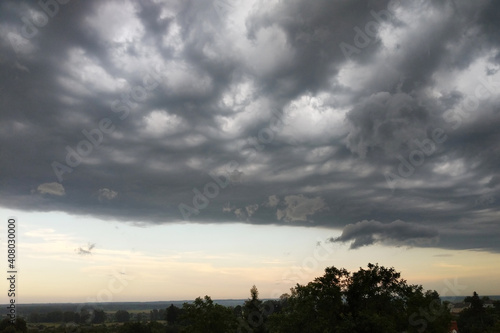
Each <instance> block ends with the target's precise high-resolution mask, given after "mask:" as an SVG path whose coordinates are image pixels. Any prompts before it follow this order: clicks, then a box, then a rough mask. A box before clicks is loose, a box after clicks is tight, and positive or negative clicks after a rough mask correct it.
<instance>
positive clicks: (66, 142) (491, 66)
mask: <svg viewBox="0 0 500 333" xmlns="http://www.w3.org/2000/svg"><path fill="white" fill-rule="evenodd" d="M40 3H42V4H43V3H44V2H40ZM51 3H52V4H53V6H52V7H50V8H45V9H44V8H42V6H40V4H39V3H38V2H31V1H2V2H1V4H0V55H1V56H0V113H1V118H0V119H1V120H0V203H1V205H2V206H5V207H10V208H17V209H22V210H30V211H65V212H69V213H72V214H84V215H89V214H90V215H93V216H96V217H99V218H104V219H106V218H109V217H113V218H115V219H120V220H123V221H124V222H132V223H136V224H137V223H138V224H141V225H147V224H148V223H171V222H179V221H182V220H190V221H193V222H199V223H203V222H210V223H214V222H218V223H231V222H245V223H255V224H275V225H305V226H309V227H314V226H318V227H328V228H331V229H336V230H343V234H342V236H341V237H340V238H341V239H342V241H344V240H345V241H352V242H353V247H359V246H362V245H368V244H373V243H382V244H386V245H387V244H392V245H413V246H428V242H427V241H428V240H432V241H433V243H432V245H433V246H437V247H443V248H456V249H458V248H460V249H463V248H469V249H472V248H473V249H485V250H489V251H496V252H498V251H499V250H500V247H499V245H498V242H497V241H496V239H498V236H499V235H500V228H499V226H498V223H496V221H497V215H498V209H499V201H498V200H497V198H498V197H499V194H500V193H499V191H500V188H499V186H498V184H499V183H500V181H499V179H500V178H499V177H500V174H499V172H498V170H500V159H499V156H500V155H499V153H500V152H499V146H498V144H497V142H499V139H500V137H499V135H500V134H499V132H498V126H499V125H500V116H499V115H500V112H499V109H500V99H499V98H498V96H499V94H498V92H499V91H500V62H499V59H500V53H499V51H498V50H499V46H500V45H499V43H500V42H499V39H498V38H497V35H498V31H499V28H500V23H499V22H500V21H499V20H498V19H497V18H498V17H497V16H498V14H497V13H498V12H499V11H498V10H497V7H498V4H497V3H496V2H494V1H477V2H470V1H466V0H443V1H411V2H409V1H385V0H371V1H361V0H356V1H313V2H310V1H309V2H307V1H303V0H292V1H287V2H279V1H271V2H265V3H264V2H261V1H260V0H255V1H248V2H247V1H238V0H228V1H224V2H223V4H221V2H220V1H177V0H172V1H149V0H143V1H138V2H136V1H106V2H101V1H78V0H72V1H69V2H68V3H66V4H59V3H58V2H51ZM54 4H55V5H54ZM44 12H47V13H48V14H43V13H44ZM358 221H363V222H358ZM368 221H373V222H368ZM376 221H395V222H391V223H382V222H376ZM398 221H399V222H398ZM401 221H405V222H401ZM438 234H439V235H440V237H439V239H437V238H436V235H438ZM342 237H344V238H342ZM421 240H425V241H424V242H421ZM339 241H340V240H339ZM82 250H83V251H90V250H85V249H82Z"/></svg>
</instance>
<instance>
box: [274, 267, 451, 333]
mask: <svg viewBox="0 0 500 333" xmlns="http://www.w3.org/2000/svg"><path fill="white" fill-rule="evenodd" d="M450 318H451V317H450V314H449V311H448V309H447V308H446V306H445V305H444V304H442V303H441V301H440V300H439V295H438V294H437V292H435V291H434V292H431V291H427V292H424V291H423V289H422V287H421V286H415V285H408V284H407V283H406V281H405V280H404V279H401V276H400V273H398V272H396V271H395V270H394V269H393V268H385V267H383V266H378V265H373V264H368V269H362V268H360V270H359V271H358V272H355V273H353V274H351V273H349V272H348V271H347V270H345V269H337V268H336V267H329V268H326V269H325V274H324V275H323V276H322V277H318V278H316V279H314V281H312V282H310V283H308V284H307V285H300V284H297V285H296V286H295V287H294V288H292V289H291V296H290V297H289V298H288V299H287V300H286V305H285V306H284V307H283V310H282V311H281V312H280V313H276V314H273V315H272V316H270V320H269V322H270V326H269V327H270V332H275V333H280V332H283V333H284V332H287V333H288V332H290V333H295V332H296V333H299V332H311V333H315V332H318V333H325V332H357V333H362V332H370V333H376V332H384V333H391V332H403V331H406V332H418V331H423V330H425V331H426V332H445V331H446V330H447V328H448V327H449V323H450Z"/></svg>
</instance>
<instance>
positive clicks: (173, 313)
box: [165, 304, 180, 325]
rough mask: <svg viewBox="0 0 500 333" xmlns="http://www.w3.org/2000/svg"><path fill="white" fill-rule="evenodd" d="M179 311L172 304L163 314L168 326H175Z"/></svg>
mask: <svg viewBox="0 0 500 333" xmlns="http://www.w3.org/2000/svg"><path fill="white" fill-rule="evenodd" d="M179 312H180V309H179V308H178V307H176V306H174V305H173V304H170V306H169V307H168V308H167V310H166V313H165V319H166V320H167V322H168V324H169V325H175V324H176V323H177V321H178V318H179Z"/></svg>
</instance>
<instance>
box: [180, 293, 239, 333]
mask: <svg viewBox="0 0 500 333" xmlns="http://www.w3.org/2000/svg"><path fill="white" fill-rule="evenodd" d="M182 308H183V310H184V313H183V315H182V317H183V319H184V320H185V323H186V324H187V325H186V330H185V332H187V333H224V332H234V331H235V330H236V317H235V316H234V314H233V312H232V311H231V310H230V309H229V308H227V307H225V306H222V305H218V304H215V303H214V302H213V301H212V299H211V298H210V297H209V296H205V297H204V298H203V299H202V298H200V297H198V298H196V299H195V301H194V303H193V304H188V303H184V305H183V307H182Z"/></svg>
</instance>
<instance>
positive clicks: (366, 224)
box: [329, 220, 439, 249]
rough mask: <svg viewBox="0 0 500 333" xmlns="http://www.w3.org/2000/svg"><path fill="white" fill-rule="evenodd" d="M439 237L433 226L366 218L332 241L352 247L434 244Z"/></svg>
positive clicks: (347, 227) (349, 226)
mask: <svg viewBox="0 0 500 333" xmlns="http://www.w3.org/2000/svg"><path fill="white" fill-rule="evenodd" d="M438 237H439V234H438V231H437V230H436V229H434V228H432V227H428V226H424V225H420V224H416V223H408V222H404V221H401V220H397V221H393V222H390V223H382V222H378V221H375V220H370V221H367V220H364V221H360V222H357V223H354V224H348V225H347V226H345V228H344V230H343V231H342V235H340V236H339V237H337V238H330V239H329V241H330V242H350V241H352V243H351V246H350V248H351V249H357V248H360V247H363V246H368V245H373V244H376V243H382V244H391V245H405V246H414V245H420V246H423V245H434V244H436V241H437V239H438Z"/></svg>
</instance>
